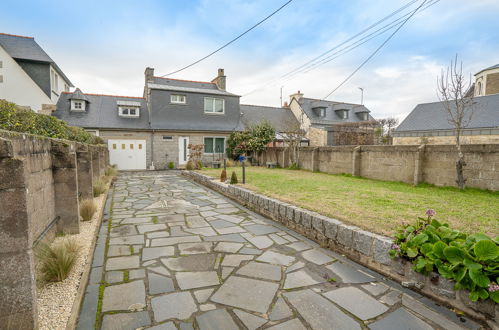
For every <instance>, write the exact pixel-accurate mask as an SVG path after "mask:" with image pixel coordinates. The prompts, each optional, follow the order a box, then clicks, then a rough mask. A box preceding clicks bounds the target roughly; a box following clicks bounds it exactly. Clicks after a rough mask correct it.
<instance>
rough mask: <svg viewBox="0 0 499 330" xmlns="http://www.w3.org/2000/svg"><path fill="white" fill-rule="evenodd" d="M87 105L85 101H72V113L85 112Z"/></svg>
mask: <svg viewBox="0 0 499 330" xmlns="http://www.w3.org/2000/svg"><path fill="white" fill-rule="evenodd" d="M86 105H87V103H86V102H85V101H84V100H71V111H85V107H86Z"/></svg>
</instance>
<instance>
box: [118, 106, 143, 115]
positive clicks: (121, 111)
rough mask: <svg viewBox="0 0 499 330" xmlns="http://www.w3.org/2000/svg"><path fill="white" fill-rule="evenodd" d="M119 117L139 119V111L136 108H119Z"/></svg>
mask: <svg viewBox="0 0 499 330" xmlns="http://www.w3.org/2000/svg"><path fill="white" fill-rule="evenodd" d="M118 109H119V115H120V117H139V115H140V111H139V108H136V107H119V108H118Z"/></svg>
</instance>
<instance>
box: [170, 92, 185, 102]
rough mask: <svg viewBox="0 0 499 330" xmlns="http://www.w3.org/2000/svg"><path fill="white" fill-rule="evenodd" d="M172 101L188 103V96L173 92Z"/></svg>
mask: <svg viewBox="0 0 499 330" xmlns="http://www.w3.org/2000/svg"><path fill="white" fill-rule="evenodd" d="M170 103H176V104H186V103H187V98H186V97H185V95H179V94H172V95H170Z"/></svg>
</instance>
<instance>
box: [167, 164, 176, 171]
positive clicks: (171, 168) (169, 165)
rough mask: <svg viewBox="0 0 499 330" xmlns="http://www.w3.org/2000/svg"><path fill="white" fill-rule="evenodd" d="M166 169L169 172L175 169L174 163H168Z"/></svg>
mask: <svg viewBox="0 0 499 330" xmlns="http://www.w3.org/2000/svg"><path fill="white" fill-rule="evenodd" d="M168 168H169V169H170V170H173V169H174V168H175V163H174V162H169V163H168Z"/></svg>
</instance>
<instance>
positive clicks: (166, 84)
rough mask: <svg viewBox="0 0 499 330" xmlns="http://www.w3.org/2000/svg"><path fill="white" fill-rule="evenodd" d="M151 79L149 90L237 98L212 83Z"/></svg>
mask: <svg viewBox="0 0 499 330" xmlns="http://www.w3.org/2000/svg"><path fill="white" fill-rule="evenodd" d="M153 79H154V80H153V81H154V82H153V83H149V84H148V87H149V88H151V89H160V90H169V91H176V92H185V93H200V94H213V95H228V96H238V95H236V94H232V93H229V92H227V91H224V90H221V89H218V87H217V85H216V84H215V83H212V82H206V81H193V80H180V79H172V78H161V77H153Z"/></svg>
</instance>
